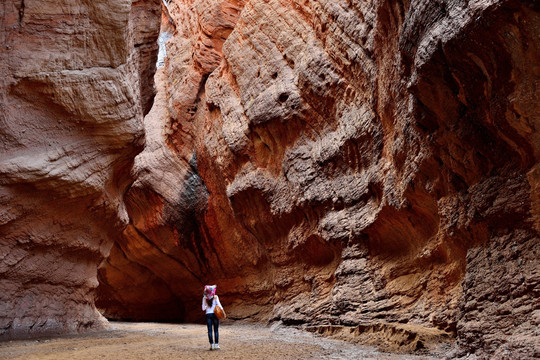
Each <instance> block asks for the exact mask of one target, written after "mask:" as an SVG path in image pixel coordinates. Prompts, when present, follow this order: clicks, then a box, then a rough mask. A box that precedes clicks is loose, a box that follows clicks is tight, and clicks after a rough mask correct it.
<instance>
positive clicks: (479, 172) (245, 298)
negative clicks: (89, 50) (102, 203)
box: [98, 0, 540, 358]
mask: <svg viewBox="0 0 540 360" xmlns="http://www.w3.org/2000/svg"><path fill="white" fill-rule="evenodd" d="M538 10H539V9H538V6H537V5H535V4H534V2H532V1H504V0H501V1H496V0H492V1H450V0H446V1H443V0H439V1H398V2H394V1H369V2H365V1H330V0H306V1H287V0H269V1H263V0H252V1H233V0H228V1H227V0H222V1H209V0H191V1H189V0H173V1H170V2H168V6H167V7H166V8H164V15H163V19H164V22H165V23H166V26H167V31H169V32H170V33H171V34H172V37H171V39H170V40H169V41H168V43H167V54H168V58H167V59H165V67H164V68H162V69H160V70H159V72H158V74H157V76H156V79H157V81H158V88H159V90H158V96H157V98H156V102H155V104H154V108H153V109H152V111H151V113H150V114H149V115H148V116H147V117H146V119H145V123H146V124H145V126H146V128H147V134H150V135H149V139H148V141H149V146H147V147H146V148H145V150H144V151H143V152H142V153H141V154H140V155H138V157H137V158H136V160H135V166H134V169H135V173H136V178H137V180H136V181H135V183H134V184H133V186H132V187H131V188H130V189H129V191H128V192H127V194H126V210H127V213H128V214H129V217H130V219H131V220H132V221H131V223H130V225H129V226H128V227H127V228H126V230H125V231H124V233H123V236H122V237H121V239H120V240H119V241H118V242H117V243H116V244H115V245H114V247H113V250H112V252H111V256H110V257H109V259H108V260H107V262H105V263H104V264H102V266H101V268H100V270H99V279H100V283H101V286H100V288H99V289H100V290H99V292H100V300H99V301H98V303H99V306H100V307H101V308H103V309H104V311H105V313H106V314H107V316H109V317H112V318H124V319H125V318H129V319H151V318H154V319H155V318H159V319H184V320H188V321H198V319H199V318H200V313H199V311H200V310H199V306H200V304H199V303H200V297H201V291H202V287H203V285H204V284H207V283H208V284H210V283H212V284H213V283H215V284H217V285H218V293H219V294H221V297H222V302H224V303H225V304H226V307H227V310H228V312H229V315H230V316H231V317H232V318H236V319H254V320H273V321H282V322H284V323H286V324H309V325H310V326H311V329H313V330H314V331H318V332H322V333H327V334H341V335H344V334H352V335H353V336H355V337H357V338H361V337H362V334H368V333H369V334H383V335H384V334H390V335H389V337H390V338H392V337H394V338H395V339H394V340H392V339H391V340H390V341H389V344H387V345H388V348H393V347H392V346H393V345H392V342H394V343H396V342H398V343H399V342H401V344H398V345H397V348H399V349H405V350H415V349H420V348H422V347H424V346H426V342H428V341H429V339H430V338H437V339H439V340H440V339H444V338H445V337H450V338H452V337H454V336H457V340H458V344H459V346H460V348H459V350H458V353H457V354H456V356H459V355H461V354H466V353H467V352H471V353H477V354H479V355H482V354H491V356H494V357H499V358H504V357H505V356H507V354H512V356H518V357H520V358H527V357H534V356H539V354H540V349H539V348H538V339H539V334H538V330H537V328H538V325H539V324H540V317H539V314H540V304H539V303H538V297H539V295H540V268H539V258H540V256H539V250H540V242H539V231H540V197H539V195H538V194H539V191H538V187H539V185H538V184H539V179H540V178H539V176H540V168H539V166H538V159H539V156H540V135H539V134H540V133H539V132H538V127H539V126H540V120H539V117H538V105H537V104H538V94H537V91H536V89H537V86H538V82H539V67H538V63H539V60H540V58H539V49H538V41H537V39H538V35H539V34H540V31H539V24H540V21H539V20H540V18H539V11H538ZM133 288H137V289H138V290H137V291H136V293H135V294H134V293H128V289H133ZM148 294H151V295H148ZM156 303H157V304H159V308H160V309H161V311H159V314H157V311H156V306H155V304H156ZM396 334H399V335H396ZM403 334H405V335H403ZM410 334H412V335H410ZM409 335H410V336H409ZM400 336H402V337H403V336H405V337H404V339H402V338H400ZM375 338H376V339H378V345H381V344H382V343H384V342H385V340H384V336H382V335H381V336H379V337H377V336H376V335H375ZM396 339H397V340H396ZM394 345H395V344H394Z"/></svg>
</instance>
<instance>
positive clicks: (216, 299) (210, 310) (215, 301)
mask: <svg viewBox="0 0 540 360" xmlns="http://www.w3.org/2000/svg"><path fill="white" fill-rule="evenodd" d="M216 305H217V306H219V307H220V308H222V309H223V306H221V303H220V302H219V297H218V296H217V295H214V298H213V299H212V306H208V305H206V299H205V298H204V296H203V298H202V310H203V311H205V310H206V313H207V314H213V313H214V310H215V308H216Z"/></svg>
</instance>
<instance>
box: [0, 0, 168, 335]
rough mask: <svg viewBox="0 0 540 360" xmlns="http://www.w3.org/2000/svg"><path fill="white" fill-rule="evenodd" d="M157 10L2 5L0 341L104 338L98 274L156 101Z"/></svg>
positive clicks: (12, 1)
mask: <svg viewBox="0 0 540 360" xmlns="http://www.w3.org/2000/svg"><path fill="white" fill-rule="evenodd" d="M160 9H161V7H160V2H159V0H141V1H131V0H122V1H104V0H97V1H95V0H92V1H87V0H71V1H60V0H47V1H41V0H22V1H20V0H6V1H2V3H1V4H0V24H1V26H0V43H1V51H0V97H1V98H0V134H1V139H2V141H1V143H0V147H1V151H0V304H1V305H0V339H9V338H21V337H32V336H41V335H50V334H59V333H65V332H76V331H83V330H86V329H97V328H102V327H103V326H104V325H105V324H106V320H105V319H104V318H103V316H101V315H100V313H99V312H98V311H97V310H96V308H95V306H94V293H95V289H96V287H97V286H98V281H97V267H98V265H99V263H100V262H101V261H102V259H103V258H104V257H106V256H108V254H109V250H110V248H111V246H112V244H113V242H114V241H115V239H116V238H117V237H118V235H119V233H120V232H121V231H122V230H123V229H124V228H125V227H126V225H127V223H128V222H129V217H128V215H127V213H126V210H125V204H124V200H123V196H124V192H125V191H126V188H127V187H128V186H129V185H130V184H131V183H132V182H133V178H132V174H131V172H130V169H131V167H132V164H133V160H134V157H135V155H136V154H137V153H139V152H140V151H141V150H142V148H143V145H144V129H143V117H144V114H145V113H147V112H148V110H149V109H150V108H151V106H152V102H153V97H154V86H153V84H154V80H153V75H154V71H155V62H156V59H157V44H156V39H157V36H158V34H159V26H160V22H159V14H160V11H161V10H160Z"/></svg>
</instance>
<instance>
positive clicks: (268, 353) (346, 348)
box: [0, 322, 437, 360]
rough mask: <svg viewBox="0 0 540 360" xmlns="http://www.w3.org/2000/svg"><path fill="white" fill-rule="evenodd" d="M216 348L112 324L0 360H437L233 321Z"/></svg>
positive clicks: (6, 353) (8, 352)
mask: <svg viewBox="0 0 540 360" xmlns="http://www.w3.org/2000/svg"><path fill="white" fill-rule="evenodd" d="M220 346H221V348H222V349H221V350H215V351H210V350H209V344H208V339H207V335H206V326H205V325H197V324H158V323H122V322H112V323H111V329H109V330H105V331H100V332H95V333H89V334H84V335H78V336H64V337H59V338H51V339H40V340H18V341H6V342H0V359H25V360H27V359H28V360H30V359H55V360H64V359H78V360H100V359H114V360H118V359H119V360H131V359H145V360H146V359H186V360H187V359H190V360H191V359H210V358H212V359H257V360H261V359H272V360H278V359H294V360H297V359H340V360H342V359H365V360H368V359H378V360H379V359H383V360H395V359H411V360H412V359H415V360H420V359H426V360H427V359H437V358H436V357H429V356H414V355H399V354H388V353H381V352H379V351H377V350H376V349H374V348H370V347H366V346H357V345H354V344H351V343H347V342H343V341H339V340H333V339H328V338H325V337H321V336H318V335H314V334H312V333H309V332H304V331H301V330H297V329H294V328H291V327H284V326H273V327H265V326H263V325H253V324H245V323H238V322H234V323H231V322H224V323H222V324H221V325H220Z"/></svg>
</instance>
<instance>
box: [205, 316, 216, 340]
mask: <svg viewBox="0 0 540 360" xmlns="http://www.w3.org/2000/svg"><path fill="white" fill-rule="evenodd" d="M212 325H214V338H215V340H216V342H215V343H216V344H219V319H218V318H217V316H216V314H214V313H211V314H206V326H207V327H208V341H210V344H214V342H213V341H212Z"/></svg>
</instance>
